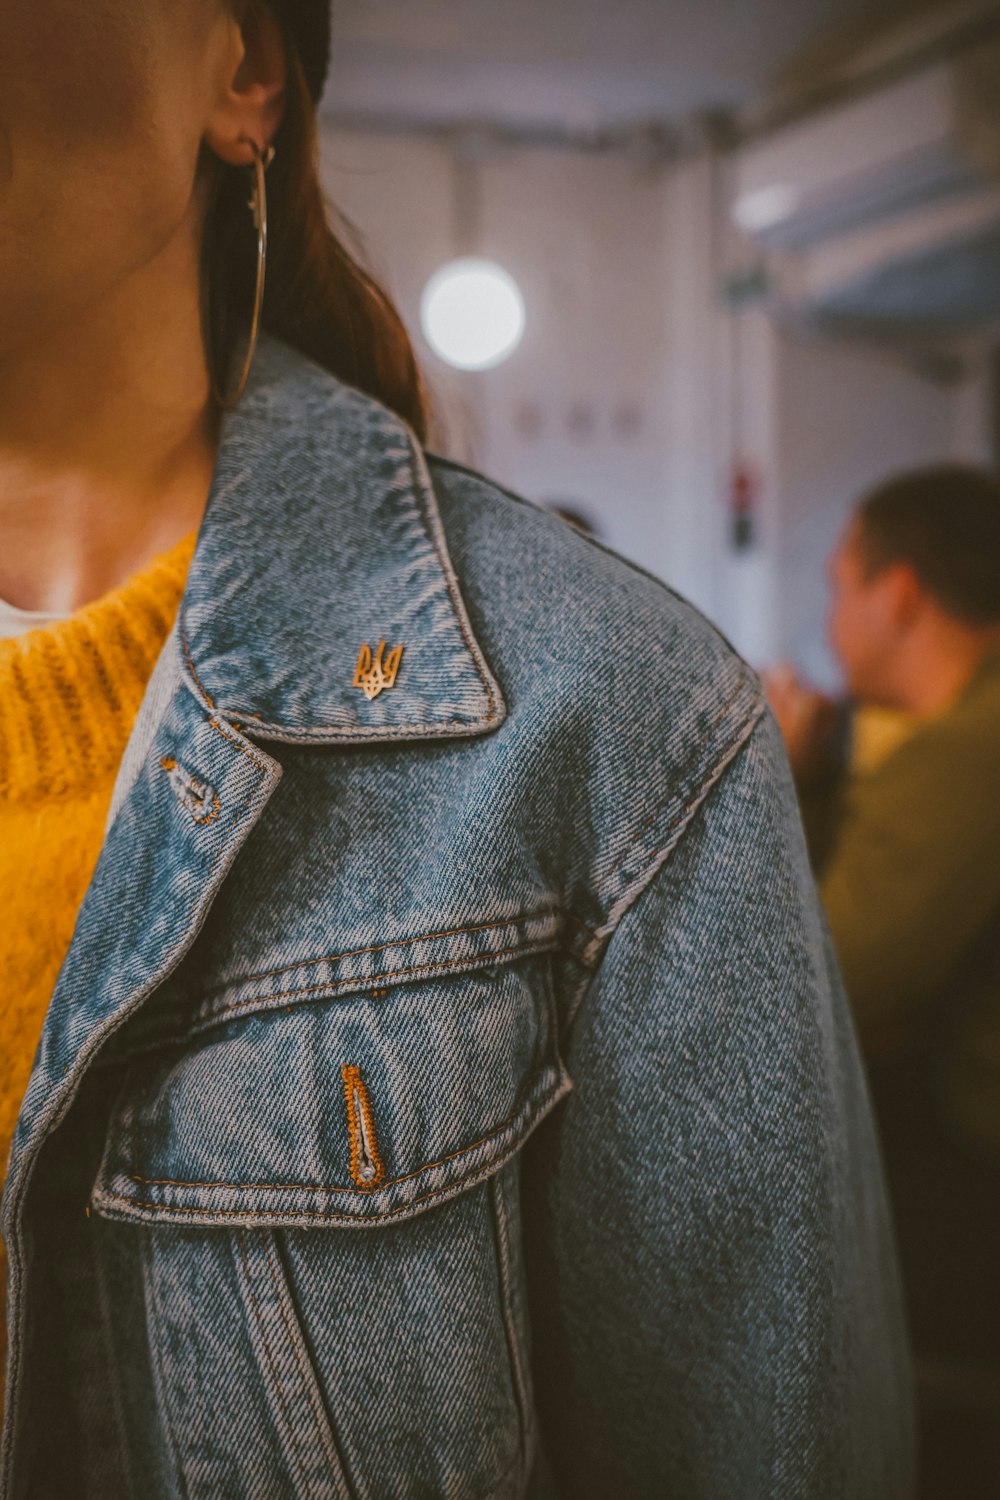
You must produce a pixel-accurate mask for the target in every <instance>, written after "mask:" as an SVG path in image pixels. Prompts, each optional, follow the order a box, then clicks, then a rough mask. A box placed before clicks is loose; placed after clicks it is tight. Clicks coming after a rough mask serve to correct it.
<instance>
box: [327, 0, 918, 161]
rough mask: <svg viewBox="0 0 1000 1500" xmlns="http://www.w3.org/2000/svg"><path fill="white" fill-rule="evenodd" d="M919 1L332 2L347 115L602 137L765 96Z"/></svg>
mask: <svg viewBox="0 0 1000 1500" xmlns="http://www.w3.org/2000/svg"><path fill="white" fill-rule="evenodd" d="M919 3H920V0H334V46H333V62H332V67H331V76H330V82H329V85H328V88H327V91H326V95H325V101H324V103H325V110H326V111H327V112H328V113H330V114H332V115H335V116H338V117H340V118H342V119H343V118H348V119H359V120H369V121H378V122H380V123H385V124H391V123H392V122H397V123H400V124H406V123H422V124H426V125H444V124H461V123H467V122H470V121H477V122H478V121H488V122H493V123H501V124H504V125H507V126H514V127H516V128H519V129H531V128H540V129H554V130H559V131H571V132H572V131H597V130H601V129H609V128H614V127H617V126H622V125H627V124H631V123H636V122H640V121H650V120H657V121H663V122H668V123H676V122H677V121H679V120H681V119H683V118H685V117H688V116H690V115H692V114H696V113H701V112H704V111H710V110H718V109H731V108H735V107H739V106H742V105H746V104H748V103H750V102H752V101H754V100H755V99H758V98H759V97H760V96H761V94H762V93H763V92H764V91H765V90H766V88H767V86H768V84H769V83H770V82H771V80H772V79H773V78H774V77H775V76H776V75H777V74H778V73H779V72H780V70H782V69H783V68H785V67H786V66H787V65H788V64H790V63H791V62H792V60H793V59H794V58H795V57H796V56H797V55H798V54H799V53H800V52H801V51H802V50H803V49H804V48H807V47H812V46H814V45H815V44H816V42H817V40H818V39H820V38H822V37H824V36H825V35H827V34H828V33H836V32H838V31H842V30H843V29H844V28H845V27H858V26H860V27H867V26H874V25H877V24H879V23H881V22H884V21H886V20H888V19H891V18H892V17H893V16H895V15H899V14H902V13H905V12H906V11H911V10H915V9H917V8H918V7H919Z"/></svg>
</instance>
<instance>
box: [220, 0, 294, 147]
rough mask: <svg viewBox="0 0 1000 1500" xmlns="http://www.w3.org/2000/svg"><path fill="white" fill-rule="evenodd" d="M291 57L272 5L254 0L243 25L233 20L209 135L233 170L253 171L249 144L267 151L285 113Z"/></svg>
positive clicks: (247, 10)
mask: <svg viewBox="0 0 1000 1500" xmlns="http://www.w3.org/2000/svg"><path fill="white" fill-rule="evenodd" d="M287 80H288V58H287V55H286V51H285V39H284V36H283V35H282V31H281V27H280V26H279V25H278V22H277V20H276V19H275V16H274V13H273V12H272V10H271V8H270V6H269V5H266V4H263V3H261V0H251V3H250V4H249V5H248V6H247V7H246V14H245V16H244V18H243V20H242V22H241V21H238V20H237V19H236V17H235V16H234V17H233V18H232V21H231V46H230V50H229V56H228V59H227V68H226V76H225V77H224V78H223V80H222V84H221V88H220V93H219V98H218V101H217V103H216V106H215V108H214V109H213V111H212V114H211V117H210V119H209V123H208V126H207V127H206V130H205V136H204V139H205V144H206V145H207V146H209V147H210V148H211V150H213V151H214V152H215V154H216V155H217V156H218V157H220V158H221V159H222V161H225V162H229V163H231V164H232V165H233V166H249V165H250V163H251V162H252V161H253V152H252V150H251V148H250V145H249V142H250V141H253V142H255V143H256V144H257V146H258V147H260V148H261V149H263V148H264V146H266V145H267V144H268V143H269V142H270V141H271V140H273V138H274V136H275V135H276V133H277V130H278V126H279V125H280V124H281V121H282V117H283V115H284V112H285V89H286V85H287Z"/></svg>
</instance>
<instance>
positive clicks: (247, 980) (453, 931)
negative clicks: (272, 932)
mask: <svg viewBox="0 0 1000 1500" xmlns="http://www.w3.org/2000/svg"><path fill="white" fill-rule="evenodd" d="M561 915H563V913H561V912H559V911H538V912H521V913H519V914H518V915H517V916H513V917H501V918H499V919H498V920H497V921H495V922H480V923H478V924H477V925H476V926H472V927H447V928H445V929H443V931H441V932H421V933H418V934H417V935H416V936H415V937H406V938H393V939H392V941H391V942H388V943H372V944H371V945H370V946H369V947H367V948H350V949H347V950H346V951H345V952H344V953H326V954H321V955H320V957H319V958H300V959H297V960H296V961H295V963H293V964H281V965H280V966H279V967H278V968H276V969H260V970H259V971H258V972H257V973H255V974H245V975H243V976H242V977H241V978H240V979H229V980H226V981H224V982H223V983H221V984H216V985H212V986H211V988H209V989H207V990H203V991H202V995H203V996H204V997H205V998H206V999H207V998H208V997H209V996H210V995H218V994H221V993H222V991H223V990H229V989H232V988H233V987H234V986H235V985H237V984H253V983H254V981H255V980H257V979H273V978H275V976H276V975H278V974H291V973H293V971H294V970H295V969H308V968H310V967H311V966H312V965H313V964H336V963H341V962H342V961H343V960H344V959H345V958H360V957H362V955H364V954H365V953H385V952H387V951H388V950H389V949H390V948H409V947H410V946H412V944H414V943H429V942H433V941H434V940H435V939H437V938H446V937H459V936H461V935H462V934H463V933H469V932H490V931H495V930H496V929H497V928H499V927H515V926H517V925H518V924H519V923H521V922H535V921H543V920H549V919H550V918H552V917H556V918H558V917H559V916H561ZM566 915H572V913H566ZM573 920H574V921H577V922H579V918H578V917H574V918H573ZM580 926H581V927H584V930H585V931H586V932H587V933H588V935H590V936H592V933H591V932H590V929H589V928H588V927H586V925H585V924H584V923H583V922H580Z"/></svg>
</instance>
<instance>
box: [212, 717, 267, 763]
mask: <svg viewBox="0 0 1000 1500" xmlns="http://www.w3.org/2000/svg"><path fill="white" fill-rule="evenodd" d="M208 722H209V725H210V726H211V728H212V729H214V730H215V732H216V734H218V735H221V736H222V738H223V739H224V740H227V741H228V742H229V744H230V745H235V746H236V749H237V750H240V751H242V752H243V754H244V755H245V756H246V757H247V759H248V760H252V761H253V763H254V765H255V766H256V767H257V769H258V770H259V771H263V772H264V775H265V776H266V775H267V774H268V772H269V769H270V768H269V767H268V766H266V765H265V764H264V762H263V761H262V760H261V759H260V757H259V756H257V755H254V753H253V751H252V750H251V749H249V748H248V747H247V746H246V745H241V744H240V742H239V740H238V739H237V738H236V737H235V735H232V734H227V733H226V731H225V730H224V729H223V727H222V724H221V722H220V720H218V719H209V721H208Z"/></svg>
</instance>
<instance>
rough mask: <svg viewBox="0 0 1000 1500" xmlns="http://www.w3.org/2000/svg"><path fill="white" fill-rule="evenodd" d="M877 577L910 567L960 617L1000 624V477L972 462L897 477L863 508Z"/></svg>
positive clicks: (863, 536)
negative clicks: (898, 565)
mask: <svg viewBox="0 0 1000 1500" xmlns="http://www.w3.org/2000/svg"><path fill="white" fill-rule="evenodd" d="M858 521H859V523H860V527H859V539H860V545H861V552H862V556H863V558H864V560H865V564H866V567H867V571H868V573H869V575H872V574H875V573H878V572H881V570H882V569H883V568H886V567H888V566H890V565H891V564H892V563H897V562H905V563H909V565H910V566H911V567H912V569H913V571H914V572H915V573H916V575H917V577H918V578H919V579H920V581H921V583H922V584H923V585H924V587H925V588H926V589H927V590H928V592H929V593H931V594H933V595H934V597H935V598H936V599H937V601H938V603H939V604H940V605H941V606H942V607H943V608H944V609H946V610H947V611H948V613H949V614H951V615H954V616H955V618H956V619H959V620H963V621H964V622H965V623H966V624H969V625H975V626H991V625H996V624H998V623H1000V479H997V478H996V477H994V475H992V474H990V473H987V471H986V470H984V469H976V468H973V467H972V466H971V465H966V464H937V465H935V466H934V467H933V468H927V469H915V470H912V471H910V472H908V473H905V474H900V475H897V476H896V477H895V478H894V479H890V480H889V481H888V482H887V483H885V484H883V485H880V486H879V487H878V489H876V490H873V491H872V492H871V494H869V495H868V496H867V497H866V498H865V499H864V500H863V501H862V502H861V505H860V507H859V509H858Z"/></svg>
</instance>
